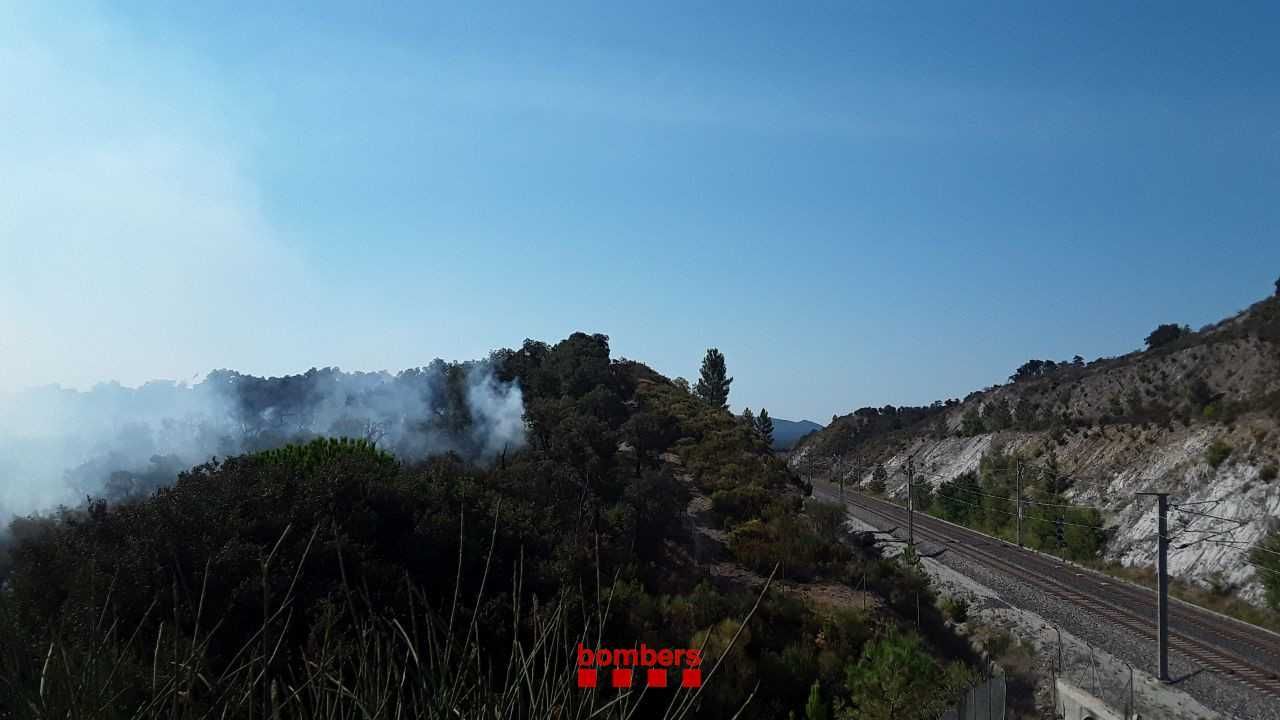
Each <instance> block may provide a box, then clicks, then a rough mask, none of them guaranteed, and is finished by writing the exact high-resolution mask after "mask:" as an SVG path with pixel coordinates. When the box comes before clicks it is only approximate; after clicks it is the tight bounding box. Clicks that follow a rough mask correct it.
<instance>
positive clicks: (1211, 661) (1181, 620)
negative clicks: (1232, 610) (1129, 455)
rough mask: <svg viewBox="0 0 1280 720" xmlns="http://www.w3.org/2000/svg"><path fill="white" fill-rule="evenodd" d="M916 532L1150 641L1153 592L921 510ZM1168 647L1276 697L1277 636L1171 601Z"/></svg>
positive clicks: (902, 518)
mask: <svg viewBox="0 0 1280 720" xmlns="http://www.w3.org/2000/svg"><path fill="white" fill-rule="evenodd" d="M832 499H835V498H832ZM848 504H849V505H851V506H854V507H857V508H858V509H860V510H862V511H863V512H865V513H869V514H871V515H873V516H876V517H879V518H881V519H883V520H885V521H887V522H888V523H890V525H892V526H898V527H900V528H901V527H905V526H906V523H907V513H906V510H905V509H904V508H901V507H898V506H897V505H893V504H892V503H887V502H884V501H882V500H876V499H874V498H869V497H866V496H864V495H860V494H857V493H855V494H853V496H852V499H850V500H848ZM915 533H916V537H917V540H927V541H929V542H932V543H935V544H937V545H939V546H941V547H945V548H947V549H948V550H949V551H951V552H954V553H956V554H957V555H961V556H964V557H967V558H969V559H970V560H971V561H974V562H977V563H979V564H981V565H984V566H986V567H988V568H991V569H992V570H995V571H997V572H1000V573H1003V574H1005V575H1009V576H1012V577H1014V578H1016V579H1018V580H1019V581H1021V582H1023V583H1025V584H1027V585H1029V586H1031V587H1033V588H1036V589H1038V590H1042V591H1044V592H1045V593H1046V594H1047V595H1049V596H1051V597H1055V598H1059V599H1061V600H1062V601H1063V602H1068V603H1071V604H1072V605H1074V606H1076V607H1078V608H1080V609H1082V610H1084V611H1085V612H1088V613H1090V614H1092V615H1094V616H1096V617H1098V618H1100V619H1102V620H1104V621H1106V622H1108V623H1111V624H1113V625H1116V626H1119V627H1121V628H1124V629H1125V630H1128V631H1129V632H1132V633H1134V634H1137V635H1138V636H1140V637H1143V638H1146V639H1149V640H1151V641H1152V642H1153V643H1154V642H1155V639H1156V627H1155V616H1156V594H1155V592H1154V591H1152V590H1150V589H1148V588H1144V587H1141V586H1138V585H1133V584H1130V583H1127V582H1124V581H1121V580H1116V579H1114V578H1110V577H1107V576H1105V575H1102V574H1099V573H1095V572H1092V571H1089V570H1086V569H1083V568H1079V567H1076V566H1073V565H1070V564H1067V563H1064V562H1062V561H1059V560H1057V559H1053V558H1050V557H1049V556H1046V555H1043V554H1041V553H1037V552H1033V551H1029V550H1025V549H1023V548H1019V547H1017V546H1016V545H1013V544H1011V543H1008V542H1005V541H1003V540H1000V539H998V538H993V537H991V536H988V535H984V534H982V533H979V532H977V531H974V530H970V529H968V528H964V527H961V526H958V525H953V524H951V523H948V522H945V521H942V520H939V519H937V518H934V517H931V516H928V515H924V514H922V513H916V516H915ZM1169 647H1170V651H1171V652H1177V653H1179V654H1181V655H1182V656H1183V657H1185V658H1186V659H1188V660H1190V661H1191V662H1193V663H1194V664H1196V665H1198V666H1200V667H1202V668H1204V669H1205V670H1206V671H1209V672H1213V673H1216V674H1218V675H1221V676H1224V677H1226V678H1228V679H1232V680H1234V681H1236V682H1238V683H1241V684H1244V685H1246V686H1248V687H1250V688H1252V689H1253V690H1255V691H1257V692H1259V693H1262V694H1264V695H1266V696H1268V697H1271V698H1273V699H1280V635H1276V634H1274V633H1271V632H1269V631H1267V630H1263V629H1260V628H1257V627H1254V626H1252V625H1248V624H1246V623H1242V622H1239V621H1237V620H1233V619H1231V618H1227V617H1224V616H1221V615H1218V614H1216V613H1213V612H1209V611H1207V610H1203V609H1200V608H1197V607H1195V606H1193V605H1189V604H1186V603H1182V602H1178V601H1175V600H1173V599H1171V600H1170V603H1169Z"/></svg>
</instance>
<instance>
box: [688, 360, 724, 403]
mask: <svg viewBox="0 0 1280 720" xmlns="http://www.w3.org/2000/svg"><path fill="white" fill-rule="evenodd" d="M732 383H733V378H731V377H729V371H728V370H727V369H726V368H725V364H724V355H723V354H722V353H721V352H720V351H719V350H717V349H716V348H710V349H708V350H707V354H706V356H705V357H703V358H702V370H701V371H700V373H699V377H698V384H697V385H695V386H694V387H693V392H694V394H695V395H697V396H698V397H699V398H702V401H703V402H705V403H707V404H708V405H710V406H711V407H716V408H721V409H727V408H728V407H729V385H731V384H732Z"/></svg>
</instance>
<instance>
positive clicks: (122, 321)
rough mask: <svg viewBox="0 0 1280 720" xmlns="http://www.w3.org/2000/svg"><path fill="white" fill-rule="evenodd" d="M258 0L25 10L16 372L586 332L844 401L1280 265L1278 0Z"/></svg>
mask: <svg viewBox="0 0 1280 720" xmlns="http://www.w3.org/2000/svg"><path fill="white" fill-rule="evenodd" d="M262 5H266V4H265V3H261V4H260V3H245V4H241V5H232V4H230V3H154V4H148V3H128V4H116V5H115V6H110V5H96V4H77V3H55V2H50V3H40V4H38V5H34V4H33V5H25V6H24V5H14V4H8V3H4V2H0V167H2V168H3V169H2V170H0V389H12V388H16V387H23V386H28V385H32V384H39V383H48V382H60V383H63V384H66V385H73V386H87V385H91V384H93V383H94V382H97V381H100V380H107V379H116V380H119V381H121V382H124V383H126V384H136V383H139V382H142V381H144V380H146V379H149V378H155V377H164V378H175V379H183V378H192V377H197V376H201V375H203V373H204V372H207V371H208V370H209V369H212V368H215V367H234V368H237V369H241V370H244V371H247V372H255V373H261V374H278V373H283V372H294V371H300V370H305V369H306V368H308V367H311V366H313V365H319V366H323V365H339V366H342V367H344V368H347V369H382V368H387V369H398V368H402V367H406V366H413V365H421V364H425V363H426V362H428V361H429V360H430V359H431V358H434V357H437V356H440V357H445V358H459V359H461V358H471V357H480V356H483V355H484V354H485V353H487V352H488V351H489V350H491V349H493V348H497V347H503V346H514V345H518V344H519V343H520V342H521V341H522V340H523V339H524V338H525V337H535V338H540V339H547V340H556V339H559V338H561V337H564V336H565V335H567V334H568V333H570V332H572V331H574V330H579V329H581V330H587V331H591V332H604V333H607V334H609V335H610V336H611V337H612V338H613V347H614V352H615V354H616V355H623V356H627V357H632V358H636V359H641V360H644V361H646V362H648V363H649V364H651V365H653V366H654V367H655V368H656V369H658V370H659V371H662V372H664V373H667V374H670V375H684V376H686V377H693V376H694V375H696V372H697V366H698V363H699V360H700V358H701V355H702V353H703V351H704V350H705V349H706V348H707V347H710V346H717V347H719V348H720V349H721V350H723V351H724V352H725V354H726V356H727V358H728V361H729V365H730V371H731V372H732V373H733V374H734V375H735V376H736V378H737V380H736V382H735V385H734V392H733V395H732V397H731V401H732V402H733V405H734V407H735V409H740V408H741V407H742V406H743V405H744V404H746V405H749V406H751V407H753V408H757V409H758V408H759V407H761V406H764V407H767V408H769V410H770V411H771V413H772V414H774V415H776V416H780V417H792V418H796V417H809V418H813V419H817V420H820V421H825V420H827V419H829V418H830V416H831V415H832V413H836V412H840V413H843V412H848V411H849V410H851V409H853V408H855V407H859V406H862V405H868V404H870V405H882V404H885V403H894V404H914V403H925V402H928V401H930V400H933V399H938V398H944V397H950V396H960V395H964V394H965V393H967V392H968V391H970V390H973V389H976V388H978V387H981V386H985V385H989V384H992V383H994V382H998V381H1001V380H1002V379H1004V378H1005V376H1007V375H1008V374H1009V372H1010V371H1011V370H1012V369H1013V368H1014V367H1016V366H1017V365H1018V364H1020V363H1021V362H1022V361H1024V360H1026V359H1027V358H1029V357H1051V358H1059V359H1061V358H1069V357H1070V356H1071V355H1074V354H1076V353H1079V354H1081V355H1084V356H1085V357H1087V358H1093V357H1096V356H1098V355H1112V354H1119V353H1123V352H1126V351H1128V350H1131V349H1134V348H1136V347H1137V346H1139V345H1140V343H1141V338H1142V337H1143V336H1145V334H1146V333H1147V332H1148V331H1149V330H1150V329H1151V328H1152V327H1154V326H1155V325H1156V324H1158V323H1160V322H1173V321H1176V322H1185V323H1189V324H1191V325H1193V326H1199V325H1201V324H1204V323H1207V322H1210V321H1213V320H1216V319H1218V318H1220V317H1222V316H1224V315H1226V314H1228V313H1231V312H1234V311H1236V310H1239V309H1241V308H1243V307H1245V306H1246V305H1248V304H1249V303H1250V302H1252V301H1254V300H1257V299H1259V298H1261V297H1262V296H1264V295H1266V294H1269V293H1270V292H1271V290H1272V283H1273V282H1274V280H1275V279H1276V277H1277V275H1280V44H1278V43H1276V42H1275V41H1274V38H1275V35H1274V32H1275V28H1276V27H1280V7H1278V6H1276V5H1274V4H1270V5H1268V4H1265V3H1258V4H1248V3H1232V4H1228V5H1220V4H1210V3H1203V4H1200V5H1191V4H1180V3H1159V4H1148V5H1143V6H1139V5H1137V4H1132V3H1114V2H1108V3H1020V2H1019V3H997V4H978V3H949V2H948V3H936V4H931V3H913V4H910V5H911V7H910V8H909V9H908V8H907V7H906V6H907V5H908V4H906V3H883V4H854V3H833V4H830V5H816V4H814V5H807V6H804V7H795V6H794V5H796V4H781V3H761V4H758V5H756V4H742V3H736V4H724V5H719V6H716V5H711V4H699V5H697V6H696V7H694V4H692V3H670V4H666V3H657V2H654V3H628V4H623V3H608V4H606V3H581V4H550V3H518V4H512V5H510V6H505V7H504V6H497V5H481V4H479V3H465V4H449V5H429V4H426V3H416V2H415V3H404V4H402V5H398V4H394V3H383V4H379V5H378V7H377V8H376V9H373V8H372V6H366V5H364V4H352V3H343V4H337V3H334V4H331V5H329V4H324V3H305V4H303V3H298V4H296V6H295V7H293V8H292V9H283V8H284V6H279V5H276V6H275V7H274V8H264V7H261V6H262ZM175 6H176V7H175Z"/></svg>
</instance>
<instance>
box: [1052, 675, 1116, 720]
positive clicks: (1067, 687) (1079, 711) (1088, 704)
mask: <svg viewBox="0 0 1280 720" xmlns="http://www.w3.org/2000/svg"><path fill="white" fill-rule="evenodd" d="M1057 710H1058V713H1057V714H1058V717H1060V718H1062V720H1136V719H1126V718H1125V716H1124V714H1123V713H1121V712H1119V711H1117V710H1113V709H1111V708H1110V707H1108V706H1107V704H1106V703H1104V702H1102V701H1101V700H1099V699H1098V698H1096V697H1094V696H1092V695H1090V694H1089V693H1087V692H1085V691H1084V690H1082V689H1080V688H1078V687H1076V686H1075V685H1072V684H1071V683H1069V682H1067V681H1066V680H1063V679H1062V678H1058V708H1057Z"/></svg>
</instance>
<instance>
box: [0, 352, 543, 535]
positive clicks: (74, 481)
mask: <svg viewBox="0 0 1280 720" xmlns="http://www.w3.org/2000/svg"><path fill="white" fill-rule="evenodd" d="M523 412H524V401H523V396H522V394H521V391H520V387H519V386H518V385H517V384H515V383H506V382H502V381H500V380H498V379H497V378H496V377H495V376H494V373H493V368H492V366H491V364H490V363H488V362H469V363H445V362H444V361H441V360H436V361H434V362H433V363H431V364H430V365H428V366H426V367H421V368H412V369H409V370H405V371H403V372H400V373H398V374H394V375H393V374H391V373H387V372H377V373H361V372H356V373H346V372H342V371H341V370H338V369H336V368H324V369H320V370H317V369H312V370H309V371H308V372H306V373H302V374H299V375H288V376H284V377H278V378H276V377H273V378H261V377H255V376H252V375H244V374H241V373H238V372H235V371H230V370H215V371H213V372H211V373H209V375H208V376H207V377H206V378H205V379H204V380H203V381H201V382H199V383H196V384H193V385H186V384H180V383H173V382H167V381H155V382H149V383H147V384H145V385H142V386H140V387H137V388H127V387H123V386H121V385H119V384H116V383H108V384H102V385H98V386H96V387H94V388H93V389H91V390H89V391H86V392H81V391H77V390H69V389H65V388H61V387H57V386H51V387H43V388H37V389H32V390H27V391H23V392H18V393H10V394H3V393H0V528H2V527H4V526H5V525H7V524H8V521H9V519H10V518H11V517H13V516H15V515H26V514H30V513H33V512H39V511H45V510H51V509H53V508H56V507H57V506H59V505H67V506H76V505H79V504H80V503H82V502H84V500H85V498H86V497H87V496H93V497H105V498H107V499H119V498H121V497H127V496H133V495H138V494H142V493H145V492H149V491H150V490H152V489H154V488H155V487H158V486H161V485H164V484H168V483H170V482H172V481H173V480H174V478H175V477H176V476H177V474H178V473H179V472H181V471H182V470H184V469H186V468H188V467H191V466H192V465H195V464H198V463H201V462H205V461H207V460H209V459H210V458H213V457H226V456H229V455H235V454H239V453H243V452H253V451H257V450H264V449H268V448H271V447H278V446H280V445H283V444H286V443H289V442H296V441H305V440H308V439H311V438H314V437H320V436H346V437H357V438H363V439H366V440H369V441H371V442H373V443H375V444H376V445H377V446H378V447H380V448H383V449H385V450H388V451H390V452H392V453H394V454H396V455H397V456H399V457H400V458H402V459H405V460H416V459H420V458H423V457H426V456H428V455H432V454H437V453H443V452H456V453H458V454H460V455H462V456H463V457H465V458H467V459H471V460H483V459H485V458H490V457H493V456H494V455H496V454H498V453H501V452H504V451H505V450H507V449H516V448H518V447H520V446H521V445H522V444H523V443H524V421H523V417H522V416H523Z"/></svg>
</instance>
